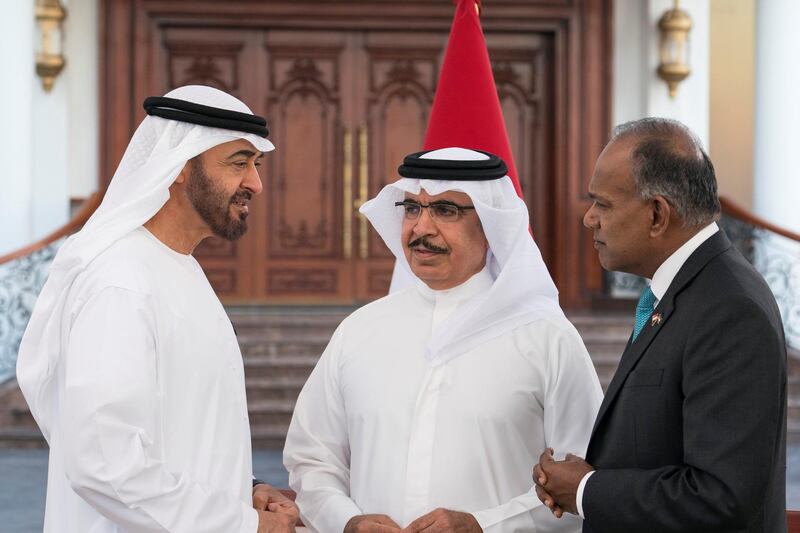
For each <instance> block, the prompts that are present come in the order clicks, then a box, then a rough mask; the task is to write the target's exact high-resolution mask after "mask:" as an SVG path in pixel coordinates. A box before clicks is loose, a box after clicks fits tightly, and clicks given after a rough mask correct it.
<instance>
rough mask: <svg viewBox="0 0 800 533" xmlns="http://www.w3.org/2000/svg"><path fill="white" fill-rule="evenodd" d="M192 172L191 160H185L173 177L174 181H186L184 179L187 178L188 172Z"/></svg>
mask: <svg viewBox="0 0 800 533" xmlns="http://www.w3.org/2000/svg"><path fill="white" fill-rule="evenodd" d="M191 172H192V160H191V159H190V160H189V161H187V162H186V164H185V165H183V168H182V169H181V171H180V172H179V173H178V175H177V177H176V178H175V181H174V183H186V180H187V179H188V178H189V174H191Z"/></svg>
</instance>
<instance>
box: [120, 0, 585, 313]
mask: <svg viewBox="0 0 800 533" xmlns="http://www.w3.org/2000/svg"><path fill="white" fill-rule="evenodd" d="M432 3H433V4H438V5H436V6H435V7H436V8H437V9H438V12H440V15H439V19H441V20H440V22H439V23H438V24H435V25H431V24H427V26H428V27H425V26H426V25H423V27H409V26H408V24H406V20H405V19H404V17H406V18H407V17H408V16H410V15H413V12H414V6H413V5H412V6H411V8H410V11H409V8H408V7H406V8H404V9H403V10H401V11H402V13H400V14H398V16H397V17H396V19H395V18H393V17H391V16H390V15H391V14H390V13H388V14H384V15H386V16H382V15H380V14H378V15H377V19H375V20H372V22H371V23H370V22H369V20H368V21H366V22H365V21H363V20H361V19H363V12H364V11H365V10H369V9H374V10H377V11H380V10H381V9H388V10H391V9H396V7H395V6H394V4H389V3H387V2H359V3H355V4H352V5H349V7H348V4H347V3H335V2H330V3H327V4H325V3H317V2H311V3H309V5H308V6H306V7H308V8H309V9H310V8H315V11H314V14H313V15H309V14H308V13H307V12H306V13H305V15H303V12H302V9H301V10H300V12H296V11H297V9H298V4H302V3H301V2H263V3H254V2H252V1H241V2H226V3H216V4H218V5H217V6H216V7H214V6H212V4H211V3H208V2H201V1H197V2H192V1H187V0H184V1H182V2H169V1H164V0H161V1H159V2H155V1H154V2H148V1H146V0H138V1H135V0H129V1H128V0H126V1H125V2H116V3H111V4H110V7H107V8H106V11H105V12H104V31H105V32H106V35H105V38H106V39H107V40H109V42H110V44H111V46H110V48H111V49H110V50H109V51H108V52H106V54H107V55H106V57H105V66H106V67H107V68H109V69H111V70H113V68H114V67H117V68H120V69H123V70H124V69H126V68H127V69H129V72H131V75H132V79H131V80H130V81H131V82H130V84H129V85H125V83H124V82H122V83H120V81H119V80H117V79H115V78H109V73H108V72H107V73H106V77H105V87H106V106H107V107H106V109H105V116H104V119H105V123H106V124H107V126H106V127H107V128H112V129H113V130H114V131H116V132H118V135H117V136H116V139H117V144H118V145H122V141H123V139H124V137H125V135H124V134H123V132H121V131H120V129H121V128H120V126H119V125H118V124H117V122H116V121H109V120H108V118H109V117H108V115H109V114H113V113H114V112H115V110H117V109H119V110H124V109H125V108H126V106H127V108H128V109H132V110H133V114H132V116H131V120H130V124H129V127H130V128H131V130H132V128H134V127H135V125H136V123H138V119H139V118H140V117H141V116H142V113H141V112H140V111H138V110H137V107H136V106H138V105H139V103H140V102H141V101H142V100H143V99H144V97H146V96H148V95H154V94H163V93H165V92H166V91H168V90H169V89H171V88H174V87H177V86H181V85H188V84H202V85H210V86H214V87H217V88H220V89H222V90H225V91H227V92H230V93H232V94H234V95H236V96H237V97H239V98H240V99H242V100H243V101H244V102H246V103H247V104H248V105H249V106H250V107H251V108H252V109H253V111H254V112H255V113H257V114H262V115H264V116H266V117H267V120H268V123H269V127H270V131H271V133H270V139H271V140H272V141H273V143H274V144H275V145H276V147H277V149H276V150H275V151H274V152H271V153H270V154H268V155H267V157H266V158H265V164H264V165H263V166H262V169H263V171H262V176H261V177H262V180H263V182H264V192H263V193H262V194H261V195H259V196H257V197H255V198H254V200H253V201H252V202H251V210H250V213H251V214H250V218H249V226H250V229H249V231H248V232H247V233H246V234H245V236H244V237H242V238H241V239H240V240H238V241H236V242H227V241H223V240H220V239H208V240H207V241H205V242H204V243H203V244H202V245H201V246H200V247H199V248H198V249H197V251H196V254H195V255H196V257H197V258H198V259H199V261H200V262H201V264H202V265H203V267H204V269H205V271H206V273H207V274H208V277H209V279H210V281H211V283H212V285H213V286H214V288H215V289H216V290H217V292H218V294H219V295H220V296H221V297H222V298H223V299H224V301H226V302H227V303H240V302H269V303H291V304H320V303H323V304H324V303H353V302H363V301H368V300H372V299H375V298H377V297H380V296H382V295H384V294H386V292H387V289H388V286H389V281H390V279H391V272H392V267H393V264H394V260H393V257H392V255H391V254H390V253H389V251H388V249H387V248H386V246H385V245H384V244H383V242H382V241H381V239H380V238H379V237H378V235H377V234H376V233H375V232H374V231H373V230H372V229H371V227H370V226H369V224H368V223H367V221H366V219H364V217H362V216H361V215H360V214H359V213H358V207H359V206H360V205H361V203H363V202H364V201H366V200H367V199H368V198H371V197H373V196H374V195H375V194H377V192H378V191H379V190H380V189H381V188H382V187H383V186H385V185H386V184H387V183H391V182H392V181H394V180H396V179H397V178H398V176H397V172H396V171H397V166H398V165H399V164H400V162H401V161H402V158H403V156H404V155H406V154H408V153H410V152H414V151H417V150H420V149H421V148H422V142H423V138H424V135H425V129H426V125H427V121H428V116H429V112H430V108H431V105H432V103H433V98H434V94H435V90H436V84H437V78H438V75H439V71H440V68H441V62H442V59H443V54H444V50H445V46H446V43H447V38H448V33H449V20H448V18H447V16H446V15H447V14H448V13H449V14H450V16H452V4H450V2H446V3H444V2H441V3H440V2H432ZM122 4H127V10H128V11H127V13H128V14H129V15H130V14H132V15H133V16H132V17H131V19H130V25H127V24H125V22H124V19H123V17H124V13H125V10H123V9H122V8H120V5H122ZM192 4H194V6H192ZM332 4H340V5H339V7H338V8H336V9H333V10H331V9H332V6H331V5H332ZM486 4H489V3H488V2H486ZM512 4H514V3H513V2H512ZM221 5H224V6H227V7H228V8H229V10H225V11H219V12H217V11H216V10H217V9H219V8H220V6H221ZM519 5H523V4H519ZM170 6H171V7H172V9H171V10H170V9H168V7H170ZM192 7H194V9H193V8H192ZM253 7H255V8H256V11H255V14H253V15H252V18H250V19H248V18H246V17H244V18H242V17H239V18H236V19H235V20H234V19H231V18H229V17H230V10H231V9H232V10H233V11H234V13H240V14H241V13H243V12H241V11H237V8H241V9H246V8H253ZM301 7H302V6H301ZM334 7H335V6H334ZM443 7H447V8H448V9H444V8H443ZM281 8H283V10H284V11H281ZM326 9H327V10H329V11H330V12H329V14H328V15H329V16H326V13H325V10H326ZM416 9H417V11H420V10H422V11H424V9H423V8H422V7H417V8H416ZM487 9H488V6H487ZM287 10H288V12H289V13H294V14H295V16H296V17H297V18H296V20H295V19H293V18H292V16H288V15H287ZM320 11H321V12H320ZM273 13H274V14H275V16H272V14H273ZM278 13H281V14H282V16H278ZM423 14H424V13H423ZM401 15H402V16H401ZM373 16H375V15H374V14H373ZM282 17H283V18H282ZM286 17H288V19H287V18H286ZM359 20H360V22H358V23H356V21H359ZM437 20H438V19H437ZM292 21H294V23H292ZM514 25H515V24H514V23H513V22H512V23H511V24H510V26H508V25H507V27H502V28H497V29H492V28H491V27H490V28H487V29H486V38H487V44H488V47H489V51H490V58H491V61H492V67H493V70H494V75H495V80H496V83H497V87H498V92H499V97H500V101H501V105H502V108H503V113H504V116H505V120H506V125H507V128H508V130H509V137H510V139H511V143H512V151H513V153H514V157H515V161H516V164H517V168H518V169H519V173H520V176H521V181H522V186H523V190H524V193H525V199H526V202H527V204H528V207H529V209H530V211H531V224H532V227H533V228H534V233H535V236H536V239H537V242H538V244H539V246H540V248H541V250H542V253H543V256H544V257H545V260H546V262H547V263H548V265H549V266H550V268H551V271H552V272H553V273H554V277H555V278H556V281H557V283H560V284H563V283H574V280H570V279H568V278H569V277H570V276H568V275H564V274H565V273H563V272H561V271H560V269H559V266H558V262H559V259H558V257H557V255H558V254H559V253H561V251H562V249H563V246H562V245H563V241H564V239H565V235H566V233H565V232H564V231H563V228H562V221H563V217H564V208H565V205H564V204H565V203H567V201H568V199H567V198H566V197H563V196H562V197H559V195H563V194H564V191H565V188H564V187H563V183H561V182H562V181H563V180H564V179H565V178H566V177H567V176H566V172H565V170H566V168H565V167H564V165H563V161H561V162H560V161H559V158H562V159H563V157H564V155H565V153H564V152H565V146H564V144H565V141H566V136H565V133H566V132H567V129H566V127H565V126H566V125H565V124H563V123H560V122H559V119H562V120H563V119H564V118H566V115H565V114H564V113H563V110H564V109H565V107H564V99H565V95H563V94H560V93H559V91H560V90H564V88H565V85H564V80H563V79H560V78H559V77H560V76H563V75H564V73H565V72H566V70H567V66H568V65H567V64H566V63H565V62H566V61H567V60H568V57H569V56H568V55H565V54H563V53H561V54H559V50H558V47H559V45H560V42H561V39H560V37H559V34H558V32H555V31H553V30H552V28H546V27H545V28H543V29H541V30H539V31H535V30H533V31H532V30H531V28H529V27H524V26H520V27H517V28H515V27H514ZM115 28H117V29H119V28H124V29H126V30H127V31H128V32H130V33H131V36H132V37H134V38H133V39H132V44H128V45H127V47H126V46H124V45H119V43H118V42H115V41H116V39H115V37H118V36H115V35H111V34H110V32H112V31H114V29H115ZM559 63H561V64H560V65H559ZM120 84H122V85H123V88H122V89H123V92H124V93H126V94H123V95H120V94H118V91H116V90H115V91H113V94H112V87H111V86H112V85H116V86H119V85H120ZM560 110H562V111H560ZM469 111H470V110H469V109H465V110H464V112H465V113H468V112H469ZM559 115H562V116H561V117H559ZM112 137H113V136H112ZM109 148H110V149H111V150H112V151H115V150H119V146H115V145H114V143H113V142H112V143H111V146H109ZM122 148H123V149H124V145H122ZM120 153H121V152H120ZM104 163H105V166H106V171H108V170H109V169H110V167H111V165H112V163H111V161H105V162H104ZM109 175H110V174H109ZM559 277H561V278H563V279H559ZM572 277H573V278H575V279H577V276H575V275H574V274H573V275H572ZM582 285H585V284H582ZM581 290H583V291H584V292H585V287H581ZM563 292H564V291H563V288H562V294H563Z"/></svg>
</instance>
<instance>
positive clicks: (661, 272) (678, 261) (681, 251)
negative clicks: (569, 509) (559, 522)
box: [575, 222, 719, 518]
mask: <svg viewBox="0 0 800 533" xmlns="http://www.w3.org/2000/svg"><path fill="white" fill-rule="evenodd" d="M717 231H719V227H718V226H717V223H716V222H712V223H711V224H709V225H708V226H706V227H704V228H703V229H701V230H700V231H698V232H697V233H695V234H694V236H693V237H692V238H691V239H689V240H688V241H686V242H685V243H683V245H681V247H680V248H678V249H677V250H675V251H674V252H673V253H672V255H670V256H669V257H668V258H667V259H666V261H664V262H663V263H661V266H659V267H658V269H657V270H656V272H655V274H653V280H652V281H651V282H650V290H651V291H653V295H654V296H655V297H656V301H655V303H654V304H653V307H657V306H658V304H659V303H660V302H661V299H662V298H664V295H665V294H666V293H667V289H669V286H670V285H671V284H672V280H673V279H675V276H676V275H677V274H678V271H679V270H680V269H681V267H682V266H683V264H684V263H685V262H686V260H687V259H689V256H691V255H692V254H693V253H694V251H695V250H697V249H698V248H699V247H700V245H701V244H703V243H704V242H706V240H708V239H709V238H710V237H711V236H712V235H714V234H715V233H716V232H717ZM592 474H594V470H593V471H591V472H588V473H587V474H586V475H585V476H583V479H581V482H580V484H579V485H578V492H577V494H576V495H575V506H576V507H577V508H578V515H579V516H580V517H581V518H585V517H584V515H583V491H584V489H585V487H586V482H587V481H588V480H589V478H590V477H591V476H592Z"/></svg>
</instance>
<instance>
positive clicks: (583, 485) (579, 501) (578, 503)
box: [575, 470, 594, 519]
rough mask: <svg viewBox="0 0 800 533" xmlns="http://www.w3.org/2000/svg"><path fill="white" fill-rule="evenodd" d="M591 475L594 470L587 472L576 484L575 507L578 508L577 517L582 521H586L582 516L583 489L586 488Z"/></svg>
mask: <svg viewBox="0 0 800 533" xmlns="http://www.w3.org/2000/svg"><path fill="white" fill-rule="evenodd" d="M592 474H594V470H592V471H591V472H587V473H586V475H585V476H583V479H581V482H580V483H578V493H577V494H575V507H577V508H578V516H580V517H581V518H583V519H586V517H585V516H583V489H585V488H586V482H587V481H588V480H589V478H590V477H591V475H592Z"/></svg>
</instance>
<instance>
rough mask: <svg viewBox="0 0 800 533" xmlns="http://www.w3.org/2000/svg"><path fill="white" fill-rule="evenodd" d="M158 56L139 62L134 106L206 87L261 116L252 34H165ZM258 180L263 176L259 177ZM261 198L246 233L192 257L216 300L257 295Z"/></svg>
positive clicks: (206, 245)
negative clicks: (186, 87) (192, 87)
mask: <svg viewBox="0 0 800 533" xmlns="http://www.w3.org/2000/svg"><path fill="white" fill-rule="evenodd" d="M154 38H155V39H158V40H160V43H159V44H160V46H159V47H155V50H159V51H160V53H159V54H157V55H156V56H155V58H153V63H155V64H156V65H157V68H155V69H153V68H152V64H151V61H150V59H151V58H149V57H140V58H139V60H140V62H141V63H142V64H141V65H140V69H141V71H142V72H148V73H149V76H143V79H142V82H141V83H139V84H138V92H139V93H140V94H139V95H138V98H137V101H139V102H141V101H143V100H144V98H145V97H146V96H149V95H152V94H163V93H165V92H166V91H168V90H170V89H172V88H175V87H179V86H181V85H195V84H196V85H209V86H211V87H216V88H218V89H221V90H223V91H226V92H229V93H231V94H233V95H235V96H237V97H239V98H241V99H242V100H244V101H245V102H248V103H249V104H250V106H251V108H252V109H253V111H254V112H255V113H262V114H263V112H264V108H263V107H261V106H259V102H258V100H257V99H256V95H257V94H259V88H260V87H259V86H260V82H261V78H262V76H259V75H257V74H256V75H253V74H254V73H257V72H258V67H259V59H260V58H259V56H260V50H259V47H258V44H259V33H258V32H256V31H240V30H236V31H230V30H221V29H212V28H202V29H182V28H170V29H167V30H165V31H164V32H163V34H160V35H155V36H154ZM262 178H263V172H262ZM263 197H264V195H261V196H257V197H256V198H255V199H254V202H253V209H252V210H251V215H250V217H249V218H248V226H249V231H248V232H247V233H245V235H244V236H243V237H242V238H241V239H239V240H237V241H234V242H231V241H226V240H224V239H220V238H216V237H213V238H209V239H206V240H204V241H203V242H202V243H200V245H199V246H198V247H197V249H196V250H195V252H194V256H195V257H196V258H197V260H198V261H199V262H200V264H201V265H202V266H203V270H204V271H205V272H206V275H207V276H208V279H209V282H210V283H211V285H212V286H213V287H214V290H215V291H216V292H217V294H218V295H219V296H220V297H221V298H223V299H225V300H227V301H230V302H235V301H239V300H246V299H249V298H250V297H251V295H252V294H254V293H255V291H256V283H255V282H256V277H255V272H256V269H257V264H258V260H257V256H256V244H257V242H258V234H259V230H258V228H259V227H260V226H262V225H263V214H262V212H263V210H264V207H263Z"/></svg>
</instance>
